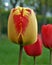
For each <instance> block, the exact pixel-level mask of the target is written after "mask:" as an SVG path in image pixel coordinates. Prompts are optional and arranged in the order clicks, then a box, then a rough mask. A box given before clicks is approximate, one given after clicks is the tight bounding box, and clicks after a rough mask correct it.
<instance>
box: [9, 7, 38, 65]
mask: <svg viewBox="0 0 52 65" xmlns="http://www.w3.org/2000/svg"><path fill="white" fill-rule="evenodd" d="M8 37H9V39H10V40H11V41H12V42H14V43H17V44H20V55H19V58H21V53H22V47H23V45H27V44H31V43H34V42H36V41H37V20H36V15H35V13H34V11H33V10H32V9H30V8H25V7H16V8H13V9H12V10H11V12H10V15H9V19H8ZM20 62H21V60H20V59H19V65H20Z"/></svg>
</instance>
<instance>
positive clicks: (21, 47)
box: [18, 45, 23, 65]
mask: <svg viewBox="0 0 52 65" xmlns="http://www.w3.org/2000/svg"><path fill="white" fill-rule="evenodd" d="M22 50H23V46H22V45H20V52H19V60H18V65H21V57H22Z"/></svg>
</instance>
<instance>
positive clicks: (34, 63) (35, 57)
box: [33, 56, 36, 65]
mask: <svg viewBox="0 0 52 65" xmlns="http://www.w3.org/2000/svg"><path fill="white" fill-rule="evenodd" d="M33 58H34V65H35V58H36V57H35V56H34V57H33Z"/></svg>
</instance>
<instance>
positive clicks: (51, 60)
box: [50, 50, 52, 64]
mask: <svg viewBox="0 0 52 65" xmlns="http://www.w3.org/2000/svg"><path fill="white" fill-rule="evenodd" d="M50 64H52V50H50Z"/></svg>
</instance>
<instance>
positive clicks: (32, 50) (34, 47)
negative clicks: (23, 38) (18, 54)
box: [24, 35, 42, 57]
mask: <svg viewBox="0 0 52 65" xmlns="http://www.w3.org/2000/svg"><path fill="white" fill-rule="evenodd" d="M24 50H25V52H26V53H27V55H29V56H33V57H35V56H39V55H41V53H42V40H41V37H40V35H38V39H37V41H36V42H35V43H34V44H30V45H26V46H24Z"/></svg>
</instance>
